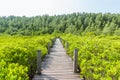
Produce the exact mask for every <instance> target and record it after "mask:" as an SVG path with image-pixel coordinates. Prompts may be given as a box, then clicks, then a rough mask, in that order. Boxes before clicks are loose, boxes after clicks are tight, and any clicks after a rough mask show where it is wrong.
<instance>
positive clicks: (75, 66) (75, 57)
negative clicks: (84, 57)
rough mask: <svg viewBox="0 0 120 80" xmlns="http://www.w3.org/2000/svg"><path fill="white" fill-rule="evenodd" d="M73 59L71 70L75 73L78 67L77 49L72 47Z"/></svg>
mask: <svg viewBox="0 0 120 80" xmlns="http://www.w3.org/2000/svg"><path fill="white" fill-rule="evenodd" d="M73 54H74V61H73V71H74V73H77V69H78V49H77V48H75V49H74V53H73Z"/></svg>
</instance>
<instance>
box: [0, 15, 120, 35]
mask: <svg viewBox="0 0 120 80" xmlns="http://www.w3.org/2000/svg"><path fill="white" fill-rule="evenodd" d="M119 17H120V14H110V13H105V14H102V13H72V14H67V15H58V16H48V15H43V16H35V17H25V16H23V17H16V16H8V17H0V33H7V34H10V35H16V34H17V35H24V36H29V35H40V34H46V33H47V34H52V33H73V34H77V35H78V34H82V33H88V32H94V33H95V34H96V35H100V34H105V35H113V34H114V33H115V35H116V34H118V32H119V31H118V29H119V28H120V19H119Z"/></svg>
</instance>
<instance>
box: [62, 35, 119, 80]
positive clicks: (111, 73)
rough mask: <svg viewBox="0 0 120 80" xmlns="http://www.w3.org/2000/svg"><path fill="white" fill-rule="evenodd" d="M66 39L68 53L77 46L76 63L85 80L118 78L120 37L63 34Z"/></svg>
mask: <svg viewBox="0 0 120 80" xmlns="http://www.w3.org/2000/svg"><path fill="white" fill-rule="evenodd" d="M62 38H63V39H65V40H66V41H68V43H69V48H68V53H67V54H68V55H70V56H71V57H73V50H74V48H78V49H79V52H78V64H79V67H80V69H81V73H80V74H81V75H83V76H85V78H86V80H119V79H120V64H119V63H120V54H119V53H120V37H118V36H111V37H109V36H95V35H86V36H82V37H81V36H75V35H64V36H62Z"/></svg>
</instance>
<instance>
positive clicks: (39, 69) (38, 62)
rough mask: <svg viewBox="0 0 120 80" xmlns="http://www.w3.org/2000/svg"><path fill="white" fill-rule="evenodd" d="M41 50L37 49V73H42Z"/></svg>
mask: <svg viewBox="0 0 120 80" xmlns="http://www.w3.org/2000/svg"><path fill="white" fill-rule="evenodd" d="M41 55H42V53H41V50H37V74H41Z"/></svg>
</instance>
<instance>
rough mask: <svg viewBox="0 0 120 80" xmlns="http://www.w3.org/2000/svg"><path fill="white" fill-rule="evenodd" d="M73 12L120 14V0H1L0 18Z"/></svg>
mask: <svg viewBox="0 0 120 80" xmlns="http://www.w3.org/2000/svg"><path fill="white" fill-rule="evenodd" d="M73 12H103V13H106V12H111V13H120V0H0V16H9V15H15V16H36V15H44V14H49V15H54V14H57V15H58V14H68V13H73Z"/></svg>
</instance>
